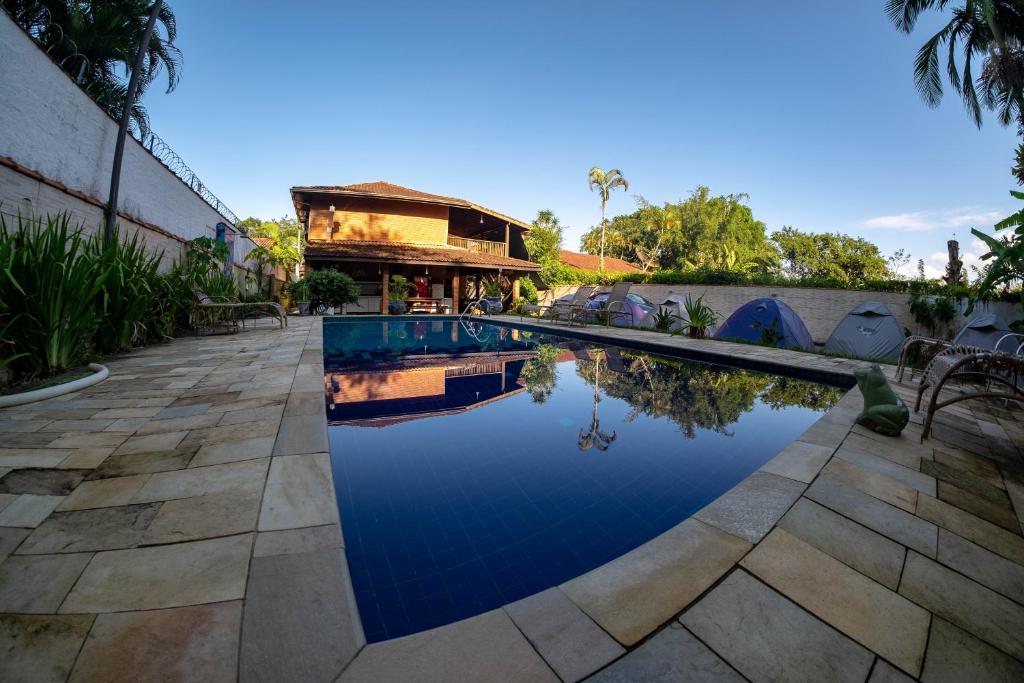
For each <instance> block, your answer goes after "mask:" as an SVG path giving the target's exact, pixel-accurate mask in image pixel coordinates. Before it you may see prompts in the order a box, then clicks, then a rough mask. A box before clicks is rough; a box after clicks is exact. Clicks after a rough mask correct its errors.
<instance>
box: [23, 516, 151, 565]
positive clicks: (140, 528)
mask: <svg viewBox="0 0 1024 683" xmlns="http://www.w3.org/2000/svg"><path fill="white" fill-rule="evenodd" d="M158 508H159V506H158V505H124V506H117V507H106V508H97V509H94V510H79V511H74V512H55V513H54V514H52V515H50V517H49V519H47V520H46V521H45V522H43V523H42V524H41V525H40V526H39V528H37V529H36V530H35V531H33V532H32V533H31V535H30V536H29V537H28V538H27V539H26V540H25V542H24V543H22V545H21V547H20V548H18V554H19V555H38V554H44V553H79V552H94V551H98V550H116V549H119V548H131V547H132V546H135V545H138V543H139V542H140V541H141V540H142V534H143V533H144V532H145V531H146V527H148V526H149V524H150V523H151V522H152V521H153V518H154V517H155V516H156V513H157V510H158Z"/></svg>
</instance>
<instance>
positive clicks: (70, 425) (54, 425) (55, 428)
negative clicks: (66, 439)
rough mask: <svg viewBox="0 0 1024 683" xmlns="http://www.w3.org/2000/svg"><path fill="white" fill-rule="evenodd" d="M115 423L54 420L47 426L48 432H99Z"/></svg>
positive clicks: (90, 420)
mask: <svg viewBox="0 0 1024 683" xmlns="http://www.w3.org/2000/svg"><path fill="white" fill-rule="evenodd" d="M113 422H114V421H113V420H109V419H106V420H104V419H99V420H97V419H89V420H54V421H53V422H50V423H49V424H47V425H46V428H45V431H47V432H99V431H102V430H103V429H104V428H105V427H109V426H110V425H111V424H112V423H113Z"/></svg>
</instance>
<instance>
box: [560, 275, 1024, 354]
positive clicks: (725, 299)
mask: <svg viewBox="0 0 1024 683" xmlns="http://www.w3.org/2000/svg"><path fill="white" fill-rule="evenodd" d="M600 289H602V290H603V289H607V287H602V288H600ZM574 291H576V287H575V286H572V287H554V288H552V289H549V290H547V291H545V292H542V303H548V302H550V301H553V300H554V299H557V298H558V297H560V296H562V295H564V294H566V293H568V292H574ZM630 291H631V292H636V293H637V294H639V295H640V296H643V297H646V298H648V299H650V300H651V301H652V302H654V303H655V304H660V303H661V302H663V301H664V300H665V298H666V297H667V296H668V295H669V294H679V295H681V296H686V295H690V296H691V297H693V298H694V299H696V298H697V297H699V296H703V297H704V303H706V304H708V305H709V306H711V308H713V309H714V310H715V312H716V313H718V314H719V316H720V321H721V322H724V321H725V319H726V318H728V317H729V316H730V315H731V314H732V313H733V311H735V310H736V309H737V308H739V307H740V306H742V305H743V304H745V303H747V302H748V301H750V300H751V299H759V298H762V297H776V298H778V299H781V300H782V301H784V302H786V304H788V305H789V306H790V307H791V308H792V309H793V310H794V311H796V312H797V314H798V315H799V316H800V318H801V319H803V321H804V324H805V325H807V330H808V331H809V332H810V333H811V338H813V339H814V341H816V342H822V343H824V342H825V341H826V340H827V339H828V338H829V335H831V334H832V330H833V329H835V326H836V325H837V324H838V323H839V321H840V320H842V319H843V318H844V317H845V316H846V314H847V313H848V312H849V311H850V309H851V308H853V307H854V306H856V305H857V304H859V303H862V302H864V301H880V302H882V303H883V304H885V305H886V306H887V307H888V308H889V310H890V311H892V314H893V315H894V316H896V319H897V320H898V321H899V323H900V325H902V326H903V327H905V328H907V329H909V330H910V331H911V332H914V333H917V332H919V330H918V329H917V325H916V323H914V318H913V316H911V314H910V304H909V300H910V295H909V294H897V293H895V292H862V291H855V290H849V289H818V288H811V287H740V286H724V285H633V286H632V287H630ZM966 303H967V302H966V301H963V302H961V308H960V310H961V315H958V316H957V320H956V325H955V326H956V328H957V329H959V328H960V327H961V326H962V325H963V323H964V322H966V319H965V318H964V317H963V315H962V310H963V307H964V306H966ZM982 312H992V313H998V314H999V315H1001V316H1002V317H1003V318H1004V319H1005V320H1006V321H1007V322H1013V321H1014V320H1019V319H1021V318H1024V312H1022V310H1021V306H1020V305H1019V304H1011V303H1006V302H993V303H991V304H979V305H978V307H977V308H976V309H975V311H974V313H972V316H971V317H973V316H974V315H977V314H978V313H982ZM920 332H922V333H926V331H924V330H921V331H920Z"/></svg>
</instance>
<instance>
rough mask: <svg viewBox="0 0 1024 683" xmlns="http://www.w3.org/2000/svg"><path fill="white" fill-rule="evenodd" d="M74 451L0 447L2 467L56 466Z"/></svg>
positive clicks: (0, 464)
mask: <svg viewBox="0 0 1024 683" xmlns="http://www.w3.org/2000/svg"><path fill="white" fill-rule="evenodd" d="M72 453H74V451H72V450H70V449H68V448H63V449H58V448H0V467H56V466H57V465H59V464H60V463H61V461H63V460H64V459H65V458H67V457H68V456H69V455H71V454H72Z"/></svg>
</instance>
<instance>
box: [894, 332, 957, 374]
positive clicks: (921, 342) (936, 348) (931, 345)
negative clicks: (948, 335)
mask: <svg viewBox="0 0 1024 683" xmlns="http://www.w3.org/2000/svg"><path fill="white" fill-rule="evenodd" d="M950 346H952V343H951V342H948V341H946V340H944V339H935V338H933V337H922V336H919V335H916V334H915V335H911V336H909V337H907V338H906V339H904V340H903V345H902V346H901V347H900V359H899V362H898V363H897V364H896V381H897V382H902V381H903V372H904V370H906V369H907V364H908V363H909V362H910V358H911V351H912V350H913V349H915V348H918V347H923V348H922V349H921V351H920V352H921V353H925V354H928V353H929V352H931V356H932V357H934V356H935V354H936V353H939V352H940V351H942V350H943V349H948V348H949V347H950ZM910 379H911V380H913V379H914V368H910Z"/></svg>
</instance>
